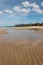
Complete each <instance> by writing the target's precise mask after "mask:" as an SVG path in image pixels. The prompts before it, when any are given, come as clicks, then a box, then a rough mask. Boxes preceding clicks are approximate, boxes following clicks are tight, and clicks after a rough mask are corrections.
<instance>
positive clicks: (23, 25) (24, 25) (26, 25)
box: [15, 23, 43, 27]
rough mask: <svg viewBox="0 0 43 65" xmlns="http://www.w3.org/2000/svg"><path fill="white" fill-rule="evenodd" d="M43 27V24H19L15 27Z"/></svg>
mask: <svg viewBox="0 0 43 65" xmlns="http://www.w3.org/2000/svg"><path fill="white" fill-rule="evenodd" d="M28 26H43V23H30V24H17V25H15V27H28Z"/></svg>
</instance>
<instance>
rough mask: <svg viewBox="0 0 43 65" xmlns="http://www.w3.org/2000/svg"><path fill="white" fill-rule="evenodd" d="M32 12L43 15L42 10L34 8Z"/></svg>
mask: <svg viewBox="0 0 43 65" xmlns="http://www.w3.org/2000/svg"><path fill="white" fill-rule="evenodd" d="M32 11H34V12H37V13H39V14H43V10H41V9H40V8H33V9H32Z"/></svg>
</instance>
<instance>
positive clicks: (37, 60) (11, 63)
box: [0, 39, 43, 65]
mask: <svg viewBox="0 0 43 65" xmlns="http://www.w3.org/2000/svg"><path fill="white" fill-rule="evenodd" d="M0 65H43V41H42V40H34V41H30V40H27V39H21V40H16V41H14V40H5V39H1V40H0Z"/></svg>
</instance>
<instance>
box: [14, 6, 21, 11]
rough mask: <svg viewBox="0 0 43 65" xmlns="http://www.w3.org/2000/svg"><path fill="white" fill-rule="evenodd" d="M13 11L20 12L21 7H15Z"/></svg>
mask: <svg viewBox="0 0 43 65" xmlns="http://www.w3.org/2000/svg"><path fill="white" fill-rule="evenodd" d="M13 10H14V11H18V12H20V10H21V8H20V7H19V6H14V8H13Z"/></svg>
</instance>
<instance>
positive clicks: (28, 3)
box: [21, 1, 43, 14]
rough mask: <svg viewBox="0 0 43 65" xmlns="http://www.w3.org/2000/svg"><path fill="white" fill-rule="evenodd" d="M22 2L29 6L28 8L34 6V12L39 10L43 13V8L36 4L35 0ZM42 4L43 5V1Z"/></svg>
mask: <svg viewBox="0 0 43 65" xmlns="http://www.w3.org/2000/svg"><path fill="white" fill-rule="evenodd" d="M21 4H22V5H23V6H24V7H28V8H30V7H32V8H31V10H32V11H34V12H37V13H39V14H43V10H41V9H40V6H39V4H36V3H35V2H33V3H30V2H29V1H25V2H21ZM41 5H42V6H43V2H41Z"/></svg>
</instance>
